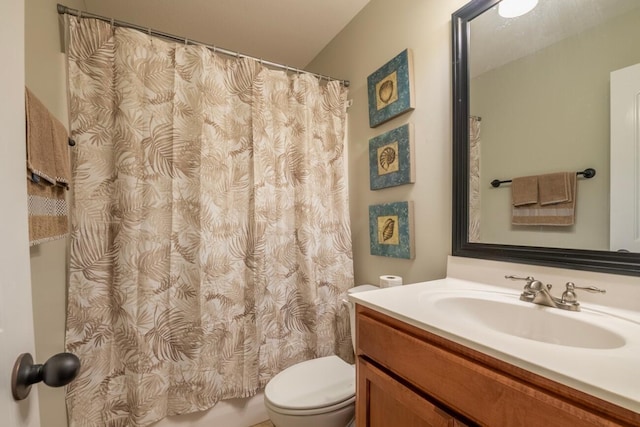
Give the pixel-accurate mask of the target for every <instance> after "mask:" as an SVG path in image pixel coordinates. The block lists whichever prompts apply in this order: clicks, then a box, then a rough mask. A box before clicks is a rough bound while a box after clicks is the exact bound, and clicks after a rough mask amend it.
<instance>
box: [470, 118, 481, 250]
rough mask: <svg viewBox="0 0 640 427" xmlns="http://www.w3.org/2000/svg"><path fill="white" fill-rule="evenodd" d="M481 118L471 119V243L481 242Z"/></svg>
mask: <svg viewBox="0 0 640 427" xmlns="http://www.w3.org/2000/svg"><path fill="white" fill-rule="evenodd" d="M480 123H481V121H480V118H479V117H475V116H471V117H469V235H468V237H469V242H471V243H478V242H480Z"/></svg>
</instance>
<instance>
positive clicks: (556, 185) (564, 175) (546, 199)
mask: <svg viewBox="0 0 640 427" xmlns="http://www.w3.org/2000/svg"><path fill="white" fill-rule="evenodd" d="M571 175H574V176H575V173H572V172H558V173H549V174H546V175H540V176H538V192H539V193H540V205H541V206H546V205H552V204H555V203H562V202H568V201H569V200H570V198H571V195H570V191H569V180H570V176H571Z"/></svg>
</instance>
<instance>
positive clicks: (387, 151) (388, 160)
mask: <svg viewBox="0 0 640 427" xmlns="http://www.w3.org/2000/svg"><path fill="white" fill-rule="evenodd" d="M396 145H397V144H396ZM395 161H396V150H394V149H393V148H391V147H385V148H384V149H383V150H382V151H381V152H380V155H379V157H378V162H379V163H380V167H382V169H384V170H385V171H388V170H389V167H390V166H391V164H392V163H393V162H395Z"/></svg>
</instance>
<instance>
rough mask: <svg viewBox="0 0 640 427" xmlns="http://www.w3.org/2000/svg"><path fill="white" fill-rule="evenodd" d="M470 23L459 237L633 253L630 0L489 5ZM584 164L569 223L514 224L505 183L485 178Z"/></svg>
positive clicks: (633, 21) (637, 134)
mask: <svg viewBox="0 0 640 427" xmlns="http://www.w3.org/2000/svg"><path fill="white" fill-rule="evenodd" d="M468 31H469V51H468V52H469V56H468V66H469V69H468V73H469V96H470V98H469V113H470V115H471V116H472V118H471V121H470V125H469V128H470V129H469V130H470V133H471V135H470V138H469V143H470V144H469V145H470V150H471V151H470V153H469V157H470V161H471V165H470V177H469V202H470V206H469V242H477V243H488V244H501V245H520V246H536V247H549V248H569V249H587V250H597V251H619V250H628V251H631V252H640V236H639V233H640V226H639V224H638V222H639V221H640V175H638V174H640V142H639V138H640V125H639V122H640V108H638V105H640V95H638V94H640V0H606V1H603V0H539V1H538V3H537V5H536V6H535V7H534V8H533V9H532V10H530V11H529V12H527V13H525V14H524V15H521V16H517V17H513V18H504V17H502V16H500V14H499V13H498V5H495V6H494V7H492V8H491V9H489V10H487V11H485V12H484V13H481V14H480V15H479V16H477V17H475V18H474V19H472V20H471V21H470V24H469V27H468ZM586 168H594V169H595V170H596V171H597V174H596V176H595V177H594V178H592V179H585V178H584V177H581V176H578V177H577V180H576V185H575V188H576V191H575V194H574V195H573V197H575V211H574V213H575V217H574V218H575V221H574V223H573V225H563V226H558V225H513V224H512V215H513V214H514V208H513V205H512V184H511V183H507V184H503V185H501V186H499V187H497V188H494V187H492V186H491V185H490V182H491V181H493V180H494V179H500V180H511V179H513V178H517V177H524V176H532V175H544V174H550V173H555V172H565V171H573V172H577V171H583V170H584V169H586ZM538 203H539V200H538ZM536 206H537V205H536ZM538 207H539V206H538ZM551 208H554V206H551ZM556 208H558V209H556V211H559V210H562V209H564V205H559V206H556ZM536 209H537V208H536V207H535V206H532V207H531V209H530V210H529V211H530V213H531V215H544V214H542V213H540V212H542V211H543V210H544V209H542V210H538V211H536Z"/></svg>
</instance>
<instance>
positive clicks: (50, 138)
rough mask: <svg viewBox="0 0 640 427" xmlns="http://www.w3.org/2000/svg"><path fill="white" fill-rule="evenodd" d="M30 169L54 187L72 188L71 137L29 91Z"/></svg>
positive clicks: (28, 155) (28, 164)
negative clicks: (70, 184) (70, 183)
mask: <svg viewBox="0 0 640 427" xmlns="http://www.w3.org/2000/svg"><path fill="white" fill-rule="evenodd" d="M25 111H26V132H27V168H28V169H29V172H31V173H32V174H35V175H36V176H37V178H36V177H33V180H34V181H36V182H37V181H38V180H39V179H44V180H45V181H47V182H48V183H49V184H51V185H60V186H62V187H65V188H68V187H69V182H70V179H71V167H70V163H69V143H68V141H69V134H68V133H67V130H66V129H65V127H64V125H63V124H62V123H60V121H59V120H58V119H56V118H55V117H53V115H52V114H51V113H50V112H49V110H47V108H46V107H45V106H44V104H42V102H40V100H39V99H38V98H36V96H35V95H34V94H33V93H32V92H31V91H30V90H29V89H28V88H27V89H26V96H25Z"/></svg>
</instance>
